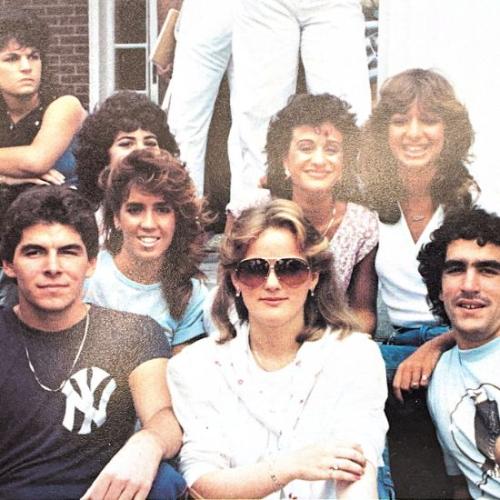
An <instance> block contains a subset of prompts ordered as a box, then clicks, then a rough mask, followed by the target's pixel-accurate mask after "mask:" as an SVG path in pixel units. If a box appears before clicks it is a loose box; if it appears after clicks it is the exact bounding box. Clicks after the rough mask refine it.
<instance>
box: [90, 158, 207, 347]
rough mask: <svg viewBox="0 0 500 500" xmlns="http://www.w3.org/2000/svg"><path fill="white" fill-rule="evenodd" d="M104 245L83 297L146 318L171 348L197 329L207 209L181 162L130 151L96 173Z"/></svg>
mask: <svg viewBox="0 0 500 500" xmlns="http://www.w3.org/2000/svg"><path fill="white" fill-rule="evenodd" d="M100 186H101V189H103V191H104V192H105V202H104V228H105V237H106V240H105V249H104V250H102V251H101V252H99V255H98V260H97V268H96V272H95V273H94V275H93V276H92V277H91V278H90V279H89V280H88V282H87V286H86V295H85V299H86V301H87V302H90V303H93V304H97V305H101V306H104V307H109V308H111V309H117V310H120V311H128V312H133V313H137V314H144V315H147V316H150V317H152V318H153V319H154V320H156V321H157V322H158V323H159V324H160V325H161V326H163V328H164V329H165V334H166V335H167V337H168V339H169V341H170V344H171V345H172V347H173V352H174V353H176V352H178V351H179V350H180V349H181V348H182V347H183V346H184V345H185V344H187V343H190V342H193V341H195V340H197V339H198V338H200V337H202V336H204V335H205V328H204V326H203V311H202V304H203V302H204V299H205V296H206V293H207V291H206V288H205V286H204V284H203V283H202V281H201V280H200V278H202V277H203V274H202V273H201V271H200V269H199V265H200V263H201V261H202V258H203V225H204V224H205V222H207V214H206V212H205V211H204V208H203V205H202V202H201V201H200V199H199V198H198V197H197V195H196V191H195V188H194V185H193V182H192V181H191V178H190V177H189V175H188V172H187V171H186V168H185V167H184V165H183V164H182V163H180V162H179V161H178V160H177V159H176V158H174V157H173V156H172V155H171V154H170V153H168V152H167V151H159V152H155V151H147V150H140V151H133V152H131V153H130V154H129V155H127V156H126V157H124V158H123V159H122V160H119V161H118V162H117V164H116V165H114V166H113V167H112V168H107V169H105V170H104V171H103V173H102V174H101V179H100Z"/></svg>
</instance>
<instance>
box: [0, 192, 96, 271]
mask: <svg viewBox="0 0 500 500" xmlns="http://www.w3.org/2000/svg"><path fill="white" fill-rule="evenodd" d="M5 221H6V222H5V225H4V227H3V228H2V234H1V246H0V253H1V257H2V259H3V260H6V261H7V262H12V259H13V258H14V253H15V250H16V247H17V245H19V242H20V241H21V238H22V234H23V231H24V229H26V228H28V227H31V226H34V225H35V224H63V225H67V226H71V227H72V228H74V229H75V230H76V231H77V233H78V234H79V235H80V236H81V238H82V241H83V244H84V245H85V248H86V250H87V255H88V258H89V259H94V258H95V257H97V252H98V249H99V241H98V229H97V222H96V219H95V215H94V210H93V208H92V207H91V206H90V203H89V202H88V200H86V199H85V198H84V197H83V196H81V195H80V194H79V193H77V192H76V191H75V190H74V189H71V188H69V187H64V186H36V187H32V188H30V189H28V190H27V191H25V192H24V193H21V194H20V195H19V196H18V197H17V198H16V199H15V200H14V202H13V203H12V205H11V206H10V207H9V209H8V210H7V214H6V217H5Z"/></svg>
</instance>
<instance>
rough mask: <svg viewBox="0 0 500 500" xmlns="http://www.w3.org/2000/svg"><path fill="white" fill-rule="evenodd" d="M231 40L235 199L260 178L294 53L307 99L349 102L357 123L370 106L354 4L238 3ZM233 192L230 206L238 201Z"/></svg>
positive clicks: (327, 0) (293, 77)
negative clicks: (237, 152) (327, 96)
mask: <svg viewBox="0 0 500 500" xmlns="http://www.w3.org/2000/svg"><path fill="white" fill-rule="evenodd" d="M240 3H241V8H240V9H239V10H238V11H237V13H236V16H235V24H234V33H233V57H234V83H235V86H236V87H237V89H238V93H237V97H236V99H235V102H234V104H233V116H234V117H235V120H236V122H237V123H238V131H239V137H240V144H241V146H240V147H241V149H242V167H241V170H240V173H239V176H238V177H237V180H238V181H239V182H240V183H241V188H240V190H241V192H245V191H246V192H247V195H248V191H249V190H250V189H253V188H254V187H255V186H256V185H257V183H258V180H259V178H260V177H261V176H262V175H264V173H265V164H266V159H265V155H264V147H265V141H266V134H267V127H268V124H269V119H270V118H271V116H272V115H274V114H275V113H276V112H277V111H279V110H280V109H281V108H283V107H284V106H285V105H286V103H287V100H288V98H289V96H290V95H291V94H294V93H295V91H296V84H297V70H298V63H299V53H300V56H301V58H302V62H303V65H304V69H305V74H306V84H307V89H308V91H309V92H311V93H314V94H318V93H323V92H328V93H331V94H334V95H337V96H339V97H342V98H343V99H345V100H347V101H348V102H349V103H350V104H351V105H352V106H353V111H355V112H356V113H357V115H358V122H359V123H361V122H363V121H364V120H365V119H366V118H367V117H368V115H369V113H370V107H371V99H370V86H369V78H368V66H367V57H366V48H365V37H364V17H363V13H362V10H361V5H360V2H359V0H240ZM237 191H238V190H237V189H236V188H235V189H232V197H231V198H232V201H233V200H234V198H235V197H236V196H238V197H239V193H238V192H237Z"/></svg>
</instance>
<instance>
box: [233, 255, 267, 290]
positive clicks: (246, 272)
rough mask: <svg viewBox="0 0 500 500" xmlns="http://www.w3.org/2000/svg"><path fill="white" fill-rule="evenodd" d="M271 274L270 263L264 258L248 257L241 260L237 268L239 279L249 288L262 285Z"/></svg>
mask: <svg viewBox="0 0 500 500" xmlns="http://www.w3.org/2000/svg"><path fill="white" fill-rule="evenodd" d="M268 274H269V263H268V262H267V260H264V259H248V260H244V261H242V262H240V263H239V264H238V267H237V269H236V276H237V277H238V279H239V280H240V281H241V282H242V283H243V284H244V285H245V286H248V287H249V288H257V287H258V286H260V285H262V284H263V283H264V282H265V281H266V278H267V275H268Z"/></svg>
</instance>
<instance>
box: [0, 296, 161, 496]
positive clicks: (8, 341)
mask: <svg viewBox="0 0 500 500" xmlns="http://www.w3.org/2000/svg"><path fill="white" fill-rule="evenodd" d="M84 327H85V319H84V320H83V321H81V322H80V323H78V324H77V325H75V326H74V327H72V328H71V329H70V330H64V331H61V332H52V333H47V332H41V331H37V330H33V329H30V328H28V327H27V326H26V325H21V324H20V322H19V320H18V319H17V317H16V315H15V314H14V313H13V311H12V310H11V309H9V310H4V311H0V498H16V499H22V498H26V499H28V498H29V499H31V498H38V499H39V498H47V499H48V498H51V499H56V498H79V497H80V496H81V495H83V493H84V492H85V491H86V490H87V488H88V487H89V486H90V485H91V484H92V482H93V481H94V479H95V477H96V476H97V475H98V474H99V472H100V471H101V470H102V469H103V467H104V466H105V465H106V464H107V462H109V460H110V459H111V458H112V457H113V455H114V454H115V453H116V452H117V451H118V450H119V449H120V448H121V447H122V446H123V445H124V444H125V442H126V440H127V439H128V438H129V437H130V435H131V434H132V433H133V432H134V426H135V422H136V414H135V409H134V405H133V400H132V395H131V393H130V390H129V385H128V377H129V375H130V373H131V372H132V371H133V370H134V369H135V368H136V367H137V366H139V365H141V364H142V363H144V362H145V361H148V360H150V359H154V358H158V357H167V356H168V355H169V352H170V349H169V346H168V342H167V340H166V337H165V335H164V333H163V331H162V329H161V327H160V326H159V325H158V324H157V323H156V322H155V321H153V320H152V319H150V318H148V317H146V316H140V315H135V314H130V313H123V312H117V311H111V310H109V309H104V308H100V307H96V306H92V307H91V309H90V323H89V330H88V335H87V338H86V341H85V343H84V345H83V349H82V352H81V355H80V358H79V360H78V362H77V364H76V366H75V368H74V369H73V370H72V371H71V376H70V377H69V379H68V380H67V381H66V383H65V384H64V386H63V388H62V389H61V390H60V391H58V392H49V391H46V390H44V389H42V388H41V387H40V385H39V384H38V383H37V382H36V380H35V378H34V375H33V373H32V371H31V370H30V368H29V365H28V360H27V356H26V352H25V346H27V348H28V351H29V355H30V359H31V361H32V364H33V366H34V369H35V372H36V374H37V376H38V378H39V380H40V381H41V382H42V383H43V384H44V385H46V386H49V387H51V388H56V387H58V386H59V384H60V383H61V382H62V381H63V380H65V379H66V378H67V377H68V375H69V373H68V372H69V370H70V369H71V366H72V363H73V360H74V359H75V356H76V353H77V352H78V348H79V346H80V343H81V341H82V338H83V334H84Z"/></svg>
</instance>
